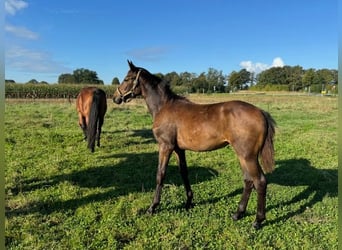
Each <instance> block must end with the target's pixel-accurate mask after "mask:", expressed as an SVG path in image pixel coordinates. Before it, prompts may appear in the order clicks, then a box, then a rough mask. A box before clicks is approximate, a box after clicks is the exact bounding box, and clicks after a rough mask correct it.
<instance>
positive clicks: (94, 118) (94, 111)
mask: <svg viewBox="0 0 342 250" xmlns="http://www.w3.org/2000/svg"><path fill="white" fill-rule="evenodd" d="M100 94H101V92H100V90H99V89H96V90H95V91H94V94H93V102H92V104H91V107H90V113H89V122H88V136H87V138H88V148H89V149H90V150H91V152H94V150H95V139H96V132H97V126H98V120H99V105H100Z"/></svg>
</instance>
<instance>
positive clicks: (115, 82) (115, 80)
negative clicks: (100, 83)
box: [112, 77, 120, 85]
mask: <svg viewBox="0 0 342 250" xmlns="http://www.w3.org/2000/svg"><path fill="white" fill-rule="evenodd" d="M112 85H120V81H119V78H117V77H114V78H113V80H112Z"/></svg>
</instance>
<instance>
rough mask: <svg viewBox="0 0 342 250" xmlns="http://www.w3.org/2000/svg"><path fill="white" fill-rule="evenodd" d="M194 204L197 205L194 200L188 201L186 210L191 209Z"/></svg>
mask: <svg viewBox="0 0 342 250" xmlns="http://www.w3.org/2000/svg"><path fill="white" fill-rule="evenodd" d="M194 206H195V204H194V203H192V202H190V203H186V204H185V209H186V210H189V209H191V208H193V207H194Z"/></svg>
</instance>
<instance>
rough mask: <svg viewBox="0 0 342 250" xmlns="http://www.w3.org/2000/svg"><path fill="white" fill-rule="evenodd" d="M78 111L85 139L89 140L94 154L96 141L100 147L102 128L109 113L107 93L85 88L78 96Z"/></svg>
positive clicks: (89, 145) (93, 88) (97, 89)
mask: <svg viewBox="0 0 342 250" xmlns="http://www.w3.org/2000/svg"><path fill="white" fill-rule="evenodd" d="M76 109H77V112H78V123H79V125H80V127H81V128H82V130H83V133H84V139H87V140H88V148H89V149H90V151H91V152H94V150H95V140H97V146H98V147H100V135H101V127H102V125H103V121H104V115H105V114H106V111H107V97H106V93H105V92H104V91H103V90H102V89H99V88H96V87H85V88H83V89H82V90H81V92H80V93H79V94H78V96H77V100H76Z"/></svg>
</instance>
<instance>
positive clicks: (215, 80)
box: [207, 68, 224, 92]
mask: <svg viewBox="0 0 342 250" xmlns="http://www.w3.org/2000/svg"><path fill="white" fill-rule="evenodd" d="M207 82H208V92H212V91H213V92H224V76H223V74H222V70H221V71H218V70H216V69H214V68H209V69H208V73H207Z"/></svg>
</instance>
